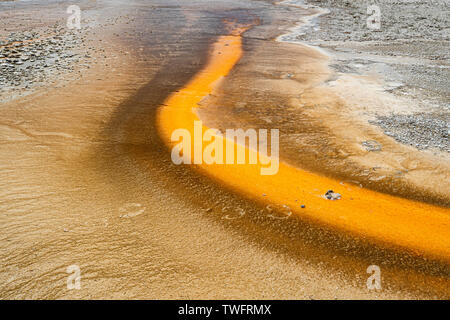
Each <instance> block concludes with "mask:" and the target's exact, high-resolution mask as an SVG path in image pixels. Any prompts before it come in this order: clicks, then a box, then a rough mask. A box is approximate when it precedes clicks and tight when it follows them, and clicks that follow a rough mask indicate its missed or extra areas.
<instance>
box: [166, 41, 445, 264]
mask: <svg viewBox="0 0 450 320" xmlns="http://www.w3.org/2000/svg"><path fill="white" fill-rule="evenodd" d="M241 54H242V49H241V38H240V35H231V36H223V37H221V38H220V39H219V40H218V41H217V43H216V44H215V45H214V50H213V51H212V53H211V57H210V61H209V62H208V65H207V66H206V67H205V69H204V70H202V71H201V72H200V73H199V74H198V75H196V77H195V78H194V79H192V80H191V81H190V82H189V83H188V84H187V85H186V86H185V87H183V88H182V89H181V90H179V91H177V92H176V93H174V94H172V95H171V96H170V97H169V98H168V99H167V100H166V101H165V102H164V107H162V108H161V110H160V113H159V117H158V124H159V127H160V130H161V131H162V134H163V137H164V138H165V139H166V141H167V143H169V144H170V145H171V146H174V145H175V143H173V142H172V141H171V135H172V133H173V132H174V131H175V130H176V129H178V128H186V129H187V130H188V131H189V132H190V133H191V137H192V138H194V135H195V133H194V121H196V120H198V117H197V116H196V115H195V114H194V113H193V110H192V109H193V108H195V107H196V106H197V104H198V103H199V102H200V101H201V100H202V99H203V98H204V97H205V96H207V95H209V94H211V93H213V89H214V84H215V83H216V82H217V81H219V80H220V79H221V78H222V77H224V76H226V75H227V74H228V73H229V72H230V70H231V69H232V68H233V67H234V65H235V64H236V63H237V62H238V60H239V59H240V57H241ZM207 129H208V128H207V127H204V128H203V132H204V131H206V130H207ZM201 135H202V136H203V134H201ZM214 139H216V140H217V141H218V143H219V144H221V145H222V146H223V145H224V144H225V139H224V138H223V137H221V136H217V135H215V137H214ZM197 143H198V142H197ZM191 145H192V146H194V145H195V140H194V139H193V140H192V142H191ZM205 147H206V145H203V147H202V148H203V149H202V150H201V152H202V154H203V151H204V149H205ZM193 148H194V147H193ZM236 149H237V152H236V153H235V155H234V157H235V159H236V157H237V156H236V154H237V153H239V152H241V153H244V154H246V159H249V158H250V157H251V154H252V153H257V151H254V150H250V149H248V148H246V147H245V146H242V145H238V144H236ZM223 150H225V147H223ZM185 152H186V151H185ZM216 152H217V151H216ZM188 157H189V158H192V155H191V154H188ZM221 157H222V160H221V162H222V163H224V162H225V161H224V156H223V155H221ZM258 157H259V159H261V155H260V154H258ZM189 161H190V162H193V161H191V160H189ZM235 163H236V161H235ZM264 167H266V166H264V165H262V164H258V165H252V164H246V165H239V164H235V165H229V164H225V165H220V164H214V165H208V164H205V163H203V164H200V165H199V166H198V168H200V169H203V171H204V172H206V173H207V174H208V175H210V176H212V177H213V178H215V179H217V180H219V181H221V182H223V183H225V184H227V185H229V186H231V187H232V188H234V189H236V190H237V191H239V192H242V193H244V194H246V195H247V196H249V197H253V198H255V199H260V198H261V195H262V194H264V193H266V194H268V196H267V200H266V201H265V202H267V204H270V203H275V204H278V205H285V206H288V207H289V208H290V210H292V212H294V213H296V214H298V215H302V216H306V217H308V218H310V219H311V220H315V221H320V222H322V223H326V224H329V225H331V226H333V227H337V228H339V229H342V230H346V231H350V232H353V233H355V234H357V235H360V236H363V237H367V238H372V239H375V240H377V241H379V242H382V243H385V244H388V245H394V246H398V247H404V248H407V249H409V250H411V251H412V252H418V253H422V254H425V255H426V256H428V257H431V258H437V259H443V260H444V261H447V262H449V261H450V247H449V244H450V237H449V234H448V230H449V229H450V217H449V215H448V211H447V210H446V209H444V208H440V207H438V206H432V205H428V204H423V203H420V202H417V201H411V200H405V199H402V198H396V197H393V196H389V195H386V194H381V193H376V192H373V191H370V190H367V189H363V188H360V187H358V186H357V185H354V184H351V183H347V184H346V185H342V184H340V183H339V182H338V181H335V180H332V179H329V178H325V177H321V176H318V175H314V174H312V173H309V172H307V171H302V170H300V169H297V168H294V167H291V166H289V165H286V164H284V163H280V168H279V171H278V172H277V173H275V174H274V175H262V173H261V172H262V170H261V169H262V168H264ZM329 189H332V190H335V191H339V192H340V193H341V194H342V199H341V200H340V201H336V202H334V201H328V200H327V199H324V198H323V195H324V193H325V192H326V191H327V190H329ZM298 199H302V201H303V202H304V203H307V204H308V207H307V208H306V209H305V210H302V209H300V208H299V203H298Z"/></svg>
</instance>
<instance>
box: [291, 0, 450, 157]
mask: <svg viewBox="0 0 450 320" xmlns="http://www.w3.org/2000/svg"><path fill="white" fill-rule="evenodd" d="M304 2H305V3H306V4H307V5H309V6H313V7H314V6H317V7H320V8H324V9H328V10H329V13H327V14H324V15H321V16H319V17H317V18H315V19H314V20H313V21H312V25H311V27H310V28H308V29H306V30H305V31H304V34H303V35H299V36H298V39H297V40H299V41H302V42H307V43H309V44H312V45H316V46H320V47H322V48H324V49H326V50H328V51H330V52H331V53H333V55H334V56H335V61H334V62H333V64H332V65H331V67H332V68H334V69H335V70H336V71H337V72H340V73H352V74H365V73H366V72H367V71H368V70H370V71H371V72H377V73H378V74H379V75H380V76H381V77H382V78H383V79H385V82H386V84H387V85H386V87H385V90H386V91H388V92H391V93H393V94H397V95H400V96H403V97H405V96H406V97H409V98H411V99H412V101H414V104H417V106H418V107H419V108H420V109H421V111H420V112H419V113H417V114H411V115H407V116H405V115H400V114H395V113H393V114H392V115H391V116H388V117H386V116H379V117H377V120H376V121H373V122H371V123H372V124H374V125H377V126H379V127H380V128H382V129H383V130H384V131H385V133H386V134H387V135H389V136H392V137H393V138H394V139H396V140H397V141H399V142H401V143H404V144H407V145H411V146H414V147H416V148H418V149H428V148H438V149H440V150H442V151H446V152H450V150H449V141H448V128H449V126H450V85H449V79H450V50H449V48H450V0H429V1H422V0H395V1H393V0H375V1H363V0H352V1H350V0H307V1H304ZM372 4H375V5H378V6H379V7H380V10H381V28H380V29H379V30H370V29H369V28H368V27H367V18H368V16H369V15H368V14H367V7H368V6H369V5H372Z"/></svg>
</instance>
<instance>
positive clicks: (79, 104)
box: [0, 3, 449, 299]
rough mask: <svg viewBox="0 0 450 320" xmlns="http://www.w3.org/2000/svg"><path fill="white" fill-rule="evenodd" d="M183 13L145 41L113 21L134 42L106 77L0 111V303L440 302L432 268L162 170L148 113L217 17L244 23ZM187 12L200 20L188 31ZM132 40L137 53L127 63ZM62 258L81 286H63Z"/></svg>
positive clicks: (442, 276)
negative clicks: (372, 274) (378, 286)
mask: <svg viewBox="0 0 450 320" xmlns="http://www.w3.org/2000/svg"><path fill="white" fill-rule="evenodd" d="M203 5H204V4H203V3H202V7H201V9H202V12H203V10H204V8H203ZM182 8H183V7H174V8H167V9H165V11H164V10H162V11H159V12H158V14H157V15H156V17H157V18H155V21H152V25H155V26H158V28H157V30H160V26H161V24H162V23H166V24H167V21H169V26H171V27H172V28H168V29H167V30H164V31H161V32H160V33H157V32H156V31H155V30H154V31H153V33H152V34H148V33H145V35H146V37H145V38H146V39H148V40H147V42H145V41H144V43H142V42H139V41H141V40H142V37H141V35H142V34H140V33H139V32H148V30H146V28H144V27H145V24H146V23H149V21H148V20H144V19H143V20H140V21H139V22H138V23H136V24H131V25H129V26H128V27H127V26H125V25H122V26H120V27H121V28H123V32H125V31H127V32H130V33H132V34H136V38H133V41H127V42H125V43H126V44H127V45H128V47H126V46H124V47H119V48H107V47H106V48H105V49H106V51H107V52H115V53H117V55H118V60H116V61H115V63H114V64H113V65H114V69H115V71H114V72H112V70H111V68H91V70H90V71H89V72H86V74H85V75H84V76H83V79H81V80H79V81H78V82H73V83H71V84H70V85H68V86H67V87H65V88H51V89H49V90H48V91H46V92H42V91H41V92H40V93H37V94H35V95H33V96H29V97H25V98H22V99H18V100H16V101H13V102H10V103H8V104H4V105H2V126H0V130H1V133H2V135H1V137H2V138H1V144H0V148H1V151H0V154H1V160H0V166H1V171H0V174H1V176H2V179H1V181H2V184H1V188H0V191H1V200H2V201H1V202H0V210H1V216H0V219H1V220H0V224H1V226H2V235H1V240H0V241H1V244H2V245H1V248H0V257H1V259H0V263H1V270H2V271H1V273H0V283H1V285H0V296H1V297H2V298H48V299H52V298H85V299H86V298H150V299H156V298H169V299H175V298H188V299H193V298H197V299H199V298H202V299H205V298H222V299H224V298H225V299H227V298H229V299H233V298H249V299H251V298H268V299H269V298H274V299H281V298H287V299H289V298H291V299H298V298H304V299H309V298H314V299H318V298H344V299H345V298H417V297H422V298H436V297H437V298H446V297H448V296H449V294H448V275H447V274H446V270H447V269H446V268H445V265H442V264H437V263H435V262H434V261H426V260H421V261H419V262H418V261H417V260H415V259H413V258H411V257H409V256H407V255H402V254H401V253H398V252H395V253H389V252H383V251H377V249H376V248H375V247H374V246H373V245H372V244H371V243H369V244H368V245H365V244H362V242H358V241H359V240H349V239H347V238H346V237H345V235H343V234H341V233H332V232H330V231H327V230H325V229H320V228H316V227H311V224H310V223H309V222H307V221H303V220H302V219H301V218H299V219H294V218H293V219H288V220H274V219H273V218H271V217H268V216H266V215H262V214H261V213H260V209H263V207H261V204H260V203H259V202H258V201H255V200H254V199H249V198H246V197H244V196H242V195H240V194H237V193H235V192H233V190H231V191H230V190H229V189H228V188H227V187H224V185H223V184H220V183H216V182H215V181H214V180H212V179H209V178H208V177H205V176H204V175H203V174H198V172H196V171H193V170H191V168H189V167H180V166H175V165H173V163H172V162H171V160H170V153H169V152H168V150H167V148H166V147H165V145H164V143H163V141H161V140H160V137H159V135H158V132H157V130H156V128H155V123H156V110H157V107H158V106H160V105H161V104H163V103H164V100H165V99H166V98H167V97H168V96H169V95H170V94H171V93H173V92H176V91H177V90H180V89H181V88H183V86H185V85H186V83H188V82H189V80H190V79H191V78H192V77H194V76H195V75H196V74H197V73H198V72H199V71H200V70H201V69H202V68H203V67H204V63H205V61H206V60H207V57H208V54H209V45H210V44H212V43H214V42H215V40H216V39H217V35H220V34H221V33H222V32H225V31H224V29H223V27H222V25H221V21H222V20H223V19H224V18H226V17H227V16H228V17H232V16H236V15H237V16H240V17H241V18H242V20H245V18H244V17H245V16H246V15H247V12H246V11H245V10H243V11H239V10H237V11H233V12H231V13H227V12H226V10H225V11H224V12H221V11H220V12H217V11H214V10H212V11H211V12H213V13H211V12H209V13H207V14H205V13H203V14H205V16H203V15H202V14H200V13H199V12H198V9H197V8H194V9H195V10H194V9H192V8H188V9H190V10H186V11H185V12H184V10H182ZM139 9H140V10H144V8H143V7H139ZM211 9H215V7H212V8H211ZM143 12H144V13H147V14H151V11H150V12H146V11H145V10H144V11H143ZM187 15H192V17H191V18H192V19H191V21H198V20H200V21H201V22H204V25H203V26H202V27H201V28H200V27H197V28H198V29H197V30H196V29H195V28H193V27H192V25H189V22H188V19H187V17H186V16H187ZM168 16H170V17H171V19H167V17H168ZM146 18H148V16H146ZM202 18H204V19H203V20H202ZM206 22H207V23H206ZM244 22H245V21H244ZM136 25H137V26H140V27H142V29H139V28H138V30H135V29H134V27H135V26H136ZM199 25H200V24H199ZM195 26H197V25H195ZM198 30H205V31H208V32H203V33H202V32H198ZM211 30H214V32H211ZM136 31H139V32H136ZM101 34H102V38H103V39H104V40H105V39H108V34H109V32H104V31H102V32H101ZM138 43H139V44H142V46H143V47H144V48H145V50H148V51H144V52H143V53H142V55H138V54H139V53H140V52H141V51H140V48H139V46H138V45H137V44H138ZM145 45H147V46H148V47H149V48H147V47H146V46H145ZM125 51H129V54H126V52H125ZM99 75H104V76H102V77H99ZM99 79H101V80H99ZM149 79H150V80H149ZM271 101H273V100H271ZM269 195H270V194H269ZM207 208H212V211H211V212H206V209H207ZM237 208H241V209H243V210H245V215H244V216H242V217H240V216H239V212H238V211H236V209H237ZM236 216H237V217H239V219H229V218H234V217H236ZM227 217H228V218H227ZM72 264H76V265H79V266H80V269H81V276H82V280H81V288H82V289H81V290H67V287H66V283H67V282H66V281H67V275H68V274H67V272H66V269H67V267H68V266H69V265H72ZM369 264H378V265H380V267H381V269H382V275H383V283H382V284H383V290H382V291H380V292H373V291H372V292H370V291H368V290H367V288H366V279H367V277H368V276H369V275H368V274H367V273H366V268H367V266H368V265H369Z"/></svg>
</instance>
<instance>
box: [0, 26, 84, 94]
mask: <svg viewBox="0 0 450 320" xmlns="http://www.w3.org/2000/svg"><path fill="white" fill-rule="evenodd" d="M89 52H90V50H89V48H86V46H85V45H84V38H83V36H82V35H80V34H78V33H77V31H68V29H67V28H64V27H58V26H54V27H52V28H50V29H47V30H44V31H24V32H17V33H11V34H10V35H9V36H8V37H7V38H6V39H3V40H2V41H0V96H1V97H2V101H4V100H5V99H4V98H5V97H4V96H5V94H6V93H15V94H16V95H21V94H24V93H26V92H29V89H33V88H37V87H40V86H42V85H44V84H46V83H48V82H49V81H50V80H55V77H57V76H58V75H62V74H66V73H68V72H73V71H74V68H75V67H76V66H78V67H80V66H81V67H88V64H89V60H90V56H89Z"/></svg>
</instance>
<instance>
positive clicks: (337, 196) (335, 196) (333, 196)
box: [325, 190, 341, 200]
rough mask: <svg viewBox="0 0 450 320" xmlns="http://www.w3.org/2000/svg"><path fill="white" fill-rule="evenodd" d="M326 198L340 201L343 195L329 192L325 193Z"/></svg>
mask: <svg viewBox="0 0 450 320" xmlns="http://www.w3.org/2000/svg"><path fill="white" fill-rule="evenodd" d="M325 198H327V199H328V200H339V199H341V194H340V193H336V192H334V191H333V190H328V191H327V192H326V193H325Z"/></svg>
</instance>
